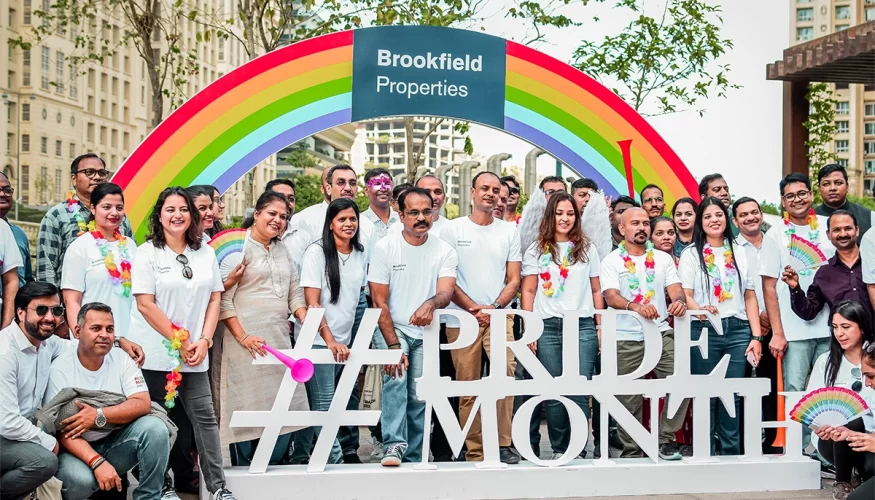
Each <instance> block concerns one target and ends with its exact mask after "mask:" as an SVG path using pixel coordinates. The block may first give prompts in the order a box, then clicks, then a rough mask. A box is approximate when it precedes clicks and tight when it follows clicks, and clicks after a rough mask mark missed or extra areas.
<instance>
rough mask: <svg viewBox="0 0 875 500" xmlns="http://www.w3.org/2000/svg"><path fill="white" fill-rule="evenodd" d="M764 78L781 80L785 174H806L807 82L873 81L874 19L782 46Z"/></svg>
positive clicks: (874, 78)
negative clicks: (782, 48) (793, 44)
mask: <svg viewBox="0 0 875 500" xmlns="http://www.w3.org/2000/svg"><path fill="white" fill-rule="evenodd" d="M766 79H767V80H780V81H783V82H784V124H783V127H784V141H783V142H784V144H783V158H784V162H783V163H784V164H783V171H784V175H787V174H789V173H792V172H801V173H804V174H806V175H807V174H808V156H807V152H808V148H806V147H805V141H807V140H808V130H806V129H805V127H804V126H803V125H802V124H803V123H805V122H806V121H807V120H808V102H807V101H806V100H805V94H806V93H807V92H808V84H809V83H811V82H823V83H839V84H863V85H875V21H870V22H868V23H865V24H860V25H857V26H853V27H851V28H848V29H846V30H844V31H840V32H838V33H833V34H831V35H827V36H824V37H821V38H816V39H814V40H811V41H809V42H805V43H802V44H799V45H795V46H793V47H790V48H788V49H785V50H784V57H783V58H782V59H781V60H779V61H775V62H774V63H771V64H769V65H768V66H767V67H766Z"/></svg>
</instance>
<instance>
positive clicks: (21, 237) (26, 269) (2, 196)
mask: <svg viewBox="0 0 875 500" xmlns="http://www.w3.org/2000/svg"><path fill="white" fill-rule="evenodd" d="M14 200H15V188H13V187H12V184H11V183H10V182H9V178H8V177H6V174H4V173H3V172H0V219H3V220H5V221H6V222H7V223H8V224H9V227H10V228H11V229H12V235H13V236H14V237H15V243H16V244H17V245H18V252H19V253H20V254H21V261H22V263H23V264H24V265H23V266H21V267H19V268H18V286H19V287H22V286H24V284H25V283H29V282H31V281H33V267H32V266H31V262H30V241H29V240H28V239H27V234H26V233H25V232H24V231H22V229H21V228H20V227H18V226H16V225H15V224H13V223H11V222H9V219H8V218H7V216H8V215H9V211H10V210H12V207H13V204H14V203H15V201H14ZM3 260H5V259H3ZM2 298H3V296H2V295H0V299H2Z"/></svg>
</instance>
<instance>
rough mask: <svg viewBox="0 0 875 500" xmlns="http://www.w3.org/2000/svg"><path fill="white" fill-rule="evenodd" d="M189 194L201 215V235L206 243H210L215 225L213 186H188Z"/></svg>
mask: <svg viewBox="0 0 875 500" xmlns="http://www.w3.org/2000/svg"><path fill="white" fill-rule="evenodd" d="M186 191H188V194H189V195H191V198H192V199H193V200H194V207H195V208H196V209H197V211H198V214H199V215H200V221H201V222H200V226H199V227H198V229H200V231H201V237H202V238H203V240H204V243H208V242H209V241H210V239H212V231H213V225H214V221H215V219H214V217H213V210H214V208H213V187H212V186H189V187H188V188H186Z"/></svg>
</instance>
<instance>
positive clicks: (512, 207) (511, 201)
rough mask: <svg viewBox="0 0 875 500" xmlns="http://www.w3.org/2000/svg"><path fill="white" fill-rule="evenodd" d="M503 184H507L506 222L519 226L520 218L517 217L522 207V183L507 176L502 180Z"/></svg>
mask: <svg viewBox="0 0 875 500" xmlns="http://www.w3.org/2000/svg"><path fill="white" fill-rule="evenodd" d="M501 182H503V183H505V184H507V190H508V195H507V206H505V207H504V220H505V221H507V222H513V223H514V224H519V220H520V217H519V215H517V213H516V211H517V207H519V206H520V183H519V182H517V180H516V177H514V176H512V175H505V176H504V177H502V178H501Z"/></svg>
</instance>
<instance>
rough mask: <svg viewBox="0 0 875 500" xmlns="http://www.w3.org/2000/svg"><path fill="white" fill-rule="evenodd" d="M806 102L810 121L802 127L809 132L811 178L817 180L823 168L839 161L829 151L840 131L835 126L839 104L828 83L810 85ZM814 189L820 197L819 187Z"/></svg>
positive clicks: (807, 145) (806, 144)
mask: <svg viewBox="0 0 875 500" xmlns="http://www.w3.org/2000/svg"><path fill="white" fill-rule="evenodd" d="M805 100H807V101H808V105H809V107H808V120H806V121H805V123H803V124H802V125H803V126H804V127H805V128H806V130H808V140H807V141H805V146H806V147H808V162H809V170H810V171H809V176H810V177H811V178H812V179H817V173H818V172H820V169H821V167H823V166H824V165H827V164H829V163H834V162H835V161H837V160H838V156H836V154H835V153H834V152H832V151H830V149H829V145H830V144H832V141H833V137H834V136H835V134H836V131H837V130H838V129H837V127H836V124H835V116H836V104H837V102H836V100H835V99H833V92H832V89H830V86H829V84H827V83H812V84H810V85H809V86H808V92H807V93H806V94H805ZM812 187H813V188H814V190H815V192H816V193H817V196H820V193H819V191H818V188H817V186H812Z"/></svg>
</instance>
